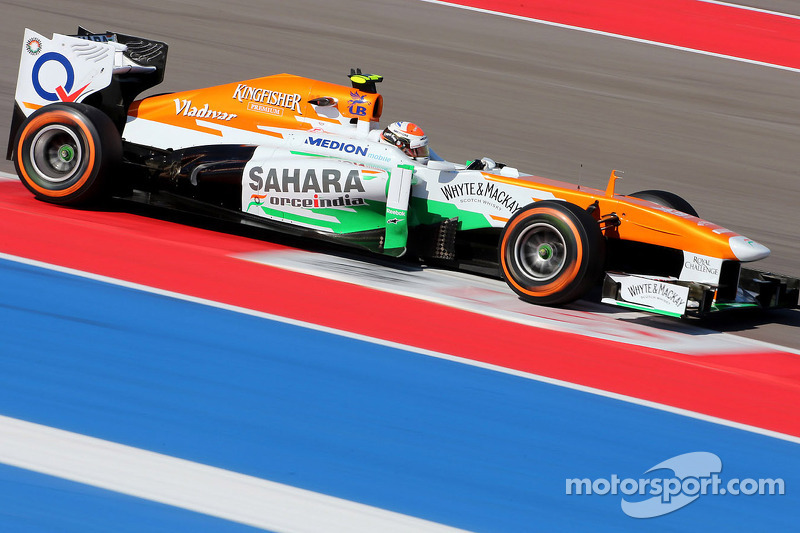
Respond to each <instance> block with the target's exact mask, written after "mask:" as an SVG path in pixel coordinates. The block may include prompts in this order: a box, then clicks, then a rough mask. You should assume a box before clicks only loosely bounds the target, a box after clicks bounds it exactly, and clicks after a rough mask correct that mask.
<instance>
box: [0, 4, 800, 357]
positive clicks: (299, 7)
mask: <svg viewBox="0 0 800 533" xmlns="http://www.w3.org/2000/svg"><path fill="white" fill-rule="evenodd" d="M51 5H52V4H47V5H45V4H42V3H28V2H20V1H12V2H9V1H4V2H0V7H2V11H3V15H4V16H3V17H2V20H0V30H2V31H0V58H2V59H1V60H0V61H1V62H0V64H2V65H3V67H4V72H5V73H6V75H5V76H4V77H3V78H2V79H1V80H0V110H1V109H3V108H5V109H6V110H7V112H5V113H0V131H3V132H4V131H7V129H8V124H9V121H10V120H9V119H10V116H11V106H12V99H13V90H14V85H15V81H16V69H17V60H18V59H17V58H18V57H19V53H20V52H19V50H20V44H21V38H22V33H23V29H24V28H25V27H31V28H33V29H36V30H37V31H39V32H41V33H44V34H50V33H52V32H54V31H56V32H62V33H70V32H73V31H74V30H75V29H76V27H77V26H78V25H83V26H85V27H87V28H90V29H92V30H95V31H102V30H106V29H108V30H114V31H119V32H123V33H130V34H134V35H142V36H148V37H152V38H155V39H161V40H164V41H166V42H168V43H169V45H170V52H169V55H170V57H169V62H168V67H167V74H166V80H165V83H164V84H162V85H161V86H159V87H158V88H157V91H158V92H163V91H172V90H182V89H187V88H194V87H201V86H211V85H215V84H219V83H226V82H230V81H233V80H239V79H248V78H253V77H258V76H262V75H268V74H273V73H280V72H291V73H294V74H299V75H304V76H309V77H314V78H318V79H322V80H326V81H332V82H339V83H343V82H346V81H347V80H346V78H345V75H346V74H347V72H349V69H350V68H351V67H360V68H362V69H364V70H365V71H366V72H370V73H379V74H382V75H384V76H385V81H384V83H383V84H382V85H381V86H380V90H381V92H382V94H383V95H384V98H385V106H384V122H387V121H392V120H411V121H415V122H417V123H419V124H421V125H422V126H423V128H424V129H425V130H426V132H427V133H428V135H429V137H430V139H431V142H432V146H433V147H434V148H435V150H436V151H437V152H438V153H440V154H441V155H443V156H444V157H446V158H448V159H451V160H455V161H463V160H466V159H471V158H474V157H476V156H477V157H480V156H485V155H488V156H491V157H493V158H494V159H496V160H498V161H502V162H506V163H510V164H513V165H514V166H517V167H519V168H520V169H522V170H525V171H528V172H531V173H534V174H539V175H542V176H546V177H554V178H560V179H565V180H568V181H574V182H580V183H582V184H586V185H588V186H593V187H598V188H602V187H604V186H605V184H606V181H607V179H608V175H609V173H610V172H611V170H612V169H618V170H621V171H624V179H623V181H622V182H621V183H620V184H619V185H618V191H619V192H622V193H631V192H634V191H637V190H643V189H653V188H655V189H666V190H670V191H672V192H675V193H678V194H680V195H681V196H683V197H685V198H686V199H688V200H689V201H690V202H691V203H692V204H693V205H694V206H695V208H696V209H697V210H698V212H699V213H700V215H701V216H702V217H703V218H707V219H709V220H712V221H714V222H716V223H719V224H721V225H723V226H726V227H729V228H731V229H733V230H735V231H737V232H740V233H742V234H744V235H747V236H748V237H751V238H754V239H755V240H757V241H759V242H762V243H763V244H765V245H767V246H768V247H770V248H771V249H772V251H773V255H772V256H771V257H770V258H769V259H767V260H765V261H763V262H761V266H762V268H766V269H772V270H774V271H777V272H783V273H787V274H791V275H795V276H800V239H798V237H797V235H798V228H800V210H798V205H797V204H798V203H800V170H798V169H800V150H798V149H797V147H798V139H800V113H798V111H799V110H800V106H798V102H797V95H798V94H800V74H799V73H797V72H791V71H784V70H778V69H772V68H768V67H764V66H757V65H751V64H747V63H740V62H735V61H730V60H726V59H721V58H716V57H710V56H705V55H698V54H693V53H689V52H683V51H677V50H672V49H666V48H659V47H656V46H652V45H648V44H641V43H634V42H629V41H623V40H619V39H614V38H610V37H604V36H600V35H594V34H589V33H582V32H577V31H571V30H566V29H561V28H556V27H551V26H545V25H539V24H532V23H529V22H524V21H517V20H509V19H505V18H501V17H497V16H493V15H488V14H480V13H474V12H469V11H463V10H457V9H452V8H448V7H445V6H441V5H434V4H428V3H423V2H418V1H409V0H375V1H369V2H368V1H364V0H346V1H343V2H337V3H336V4H333V3H330V2H324V1H323V0H296V1H295V2H292V3H291V4H287V3H284V2H276V1H261V0H233V1H229V2H212V1H210V0H198V1H196V2H175V1H163V0H162V1H155V0H143V1H140V2H137V3H136V4H135V7H134V4H127V5H119V4H116V5H112V4H109V3H105V2H98V1H94V0H87V1H74V0H72V1H68V2H62V3H59V4H58V7H50V6H51ZM748 5H750V6H754V7H758V8H762V9H773V10H778V11H784V12H788V13H793V14H795V15H797V14H798V13H797V11H798V8H797V7H796V5H795V4H793V3H792V2H788V1H785V0H783V1H781V0H771V1H760V2H757V1H755V2H748ZM0 170H2V171H9V172H13V165H12V164H11V163H10V162H8V161H5V160H3V161H0ZM770 321H775V322H778V323H777V324H769V325H761V326H760V327H759V328H758V329H756V330H751V331H747V332H745V334H746V335H748V336H752V337H755V338H760V339H762V340H768V341H771V342H776V343H779V344H786V345H795V344H797V337H798V335H797V331H798V329H797V328H798V326H800V319H799V318H798V313H782V314H779V315H777V316H773V317H772V318H771V319H770ZM727 327H729V328H733V329H737V328H739V327H741V328H745V329H750V328H752V327H753V325H752V324H751V323H749V322H747V321H745V322H743V323H741V325H734V326H727Z"/></svg>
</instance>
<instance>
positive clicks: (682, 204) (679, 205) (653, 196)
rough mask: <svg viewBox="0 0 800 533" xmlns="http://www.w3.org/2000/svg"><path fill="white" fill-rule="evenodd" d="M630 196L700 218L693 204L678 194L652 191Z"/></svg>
mask: <svg viewBox="0 0 800 533" xmlns="http://www.w3.org/2000/svg"><path fill="white" fill-rule="evenodd" d="M629 196H633V197H634V198H639V199H640V200H647V201H649V202H653V203H656V204H658V205H663V206H664V207H669V208H671V209H677V210H678V211H681V212H683V213H686V214H687V215H692V216H693V217H696V216H699V215H698V214H697V211H695V209H694V207H692V204H690V203H689V202H687V201H686V200H684V199H683V198H681V197H680V196H678V195H677V194H674V193H671V192H668V191H657V190H650V191H639V192H635V193H633V194H631V195H629Z"/></svg>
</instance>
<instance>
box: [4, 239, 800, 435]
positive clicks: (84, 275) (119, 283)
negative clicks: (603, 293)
mask: <svg viewBox="0 0 800 533" xmlns="http://www.w3.org/2000/svg"><path fill="white" fill-rule="evenodd" d="M0 259H6V260H8V261H13V262H15V263H21V264H24V265H30V266H34V267H38V268H43V269H46V270H52V271H54V272H61V273H64V274H69V275H72V276H78V277H81V278H85V279H91V280H95V281H101V282H103V283H108V284H110V285H116V286H118V287H126V288H129V289H135V290H139V291H143V292H148V293H151V294H157V295H159V296H166V297H168V298H174V299H176V300H183V301H186V302H192V303H196V304H200V305H205V306H208V307H215V308H217V309H223V310H226V311H232V312H234V313H240V314H243V315H248V316H254V317H258V318H264V319H267V320H273V321H275V322H280V323H283V324H290V325H293V326H299V327H302V328H307V329H311V330H314V331H322V332H324V333H330V334H331V335H338V336H340V337H347V338H350V339H355V340H359V341H364V342H368V343H371V344H376V345H379V346H386V347H389V348H395V349H398V350H404V351H407V352H412V353H417V354H420V355H426V356H429V357H435V358H437V359H443V360H446V361H452V362H455V363H460V364H464V365H469V366H474V367H477V368H483V369H486V370H492V371H494V372H500V373H503V374H508V375H511V376H517V377H521V378H525V379H530V380H532V381H538V382H541V383H547V384H549V385H556V386H559V387H564V388H566V389H572V390H576V391H580V392H586V393H589V394H594V395H596V396H602V397H604V398H611V399H614V400H620V401H623V402H626V403H631V404H634V405H641V406H644V407H650V408H652V409H657V410H659V411H664V412H667V413H673V414H677V415H681V416H686V417H688V418H694V419H696V420H702V421H704V422H711V423H713V424H718V425H721V426H727V427H731V428H735V429H741V430H743V431H748V432H750V433H756V434H759V435H764V436H767V437H773V438H776V439H781V440H785V441H789V442H794V443H797V444H800V436H795V435H789V434H786V433H780V432H777V431H772V430H769V429H764V428H759V427H756V426H750V425H747V424H742V423H740V422H734V421H732V420H726V419H724V418H719V417H715V416H710V415H705V414H702V413H697V412H694V411H689V410H687V409H680V408H678V407H672V406H670V405H665V404H660V403H656V402H651V401H648V400H642V399H640V398H634V397H632V396H625V395H623V394H617V393H615V392H609V391H605V390H602V389H596V388H593V387H587V386H585V385H578V384H576V383H570V382H568V381H562V380H560V379H554V378H549V377H546V376H540V375H538V374H533V373H530V372H524V371H521V370H515V369H512V368H505V367H502V366H498V365H493V364H491V363H484V362H481V361H474V360H472V359H466V358H464V357H458V356H455V355H450V354H445V353H441V352H435V351H433V350H426V349H424V348H418V347H416V346H409V345H406V344H401V343H399V342H392V341H387V340H384V339H378V338H375V337H369V336H367V335H361V334H358V333H352V332H350V331H344V330H340V329H335V328H331V327H328V326H321V325H319V324H313V323H310V322H304V321H302V320H296V319H293V318H287V317H283V316H279V315H273V314H270V313H264V312H262V311H255V310H253V309H247V308H244V307H237V306H234V305H230V304H225V303H220V302H214V301H212V300H206V299H203V298H197V297H195V296H188V295H186V294H180V293H177V292H172V291H167V290H164V289H158V288H155V287H148V286H147V285H140V284H138V283H131V282H129V281H124V280H119V279H115V278H110V277H108V276H101V275H99V274H92V273H91V272H83V271H81V270H75V269H72V268H67V267H62V266H59V265H53V264H50V263H44V262H41V261H36V260H33V259H27V258H25V257H18V256H15V255H10V254H5V253H2V252H0Z"/></svg>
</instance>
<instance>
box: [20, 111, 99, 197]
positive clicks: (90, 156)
mask: <svg viewBox="0 0 800 533" xmlns="http://www.w3.org/2000/svg"><path fill="white" fill-rule="evenodd" d="M59 118H60V119H62V121H61V122H56V124H63V125H65V126H77V127H78V128H80V129H81V131H82V132H83V133H84V137H85V140H86V144H87V150H86V152H87V154H86V155H87V158H86V159H87V161H88V165H87V167H86V170H84V172H83V175H82V176H81V177H80V179H79V180H78V181H76V182H75V183H73V184H72V185H70V186H69V187H67V188H66V189H62V190H56V191H54V190H51V189H45V188H43V187H41V186H39V184H37V183H36V182H35V181H34V180H33V179H32V178H31V177H30V176H29V175H28V169H26V168H25V164H24V162H23V160H22V152H23V150H22V145H23V144H24V143H25V139H27V138H28V135H29V132H30V131H31V130H34V129H36V128H38V127H40V126H44V125H46V124H53V123H54V120H53V119H59ZM94 154H95V146H94V139H93V138H92V134H91V132H90V131H89V128H87V127H86V124H85V123H84V122H83V121H82V120H78V119H77V118H76V117H75V116H73V115H71V114H69V113H67V112H66V111H49V112H48V113H43V114H42V115H39V116H38V117H36V118H34V119H33V120H31V121H30V122H29V123H28V125H27V126H25V129H24V130H22V134H21V135H20V136H19V143H18V144H17V163H18V165H19V169H20V172H21V173H22V174H23V175H22V176H20V177H21V178H23V179H24V180H25V182H26V183H27V184H28V185H30V186H31V187H32V188H33V189H35V190H36V191H37V192H39V193H40V194H42V195H44V196H49V197H51V198H61V197H63V196H68V195H70V194H72V193H74V192H75V191H78V190H80V188H81V187H83V185H84V184H85V183H86V181H87V180H88V179H89V176H91V175H92V170H93V169H94V165H95V162H94Z"/></svg>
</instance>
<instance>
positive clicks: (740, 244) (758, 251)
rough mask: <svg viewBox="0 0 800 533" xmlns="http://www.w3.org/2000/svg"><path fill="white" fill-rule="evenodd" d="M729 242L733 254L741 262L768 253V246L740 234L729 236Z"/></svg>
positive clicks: (760, 257)
mask: <svg viewBox="0 0 800 533" xmlns="http://www.w3.org/2000/svg"><path fill="white" fill-rule="evenodd" d="M729 244H730V246H731V251H732V252H733V255H735V256H736V258H737V259H738V260H739V261H742V262H746V261H758V260H759V259H764V258H765V257H767V256H768V255H769V248H767V247H766V246H764V245H763V244H758V243H757V242H756V241H754V240H752V239H748V238H747V237H742V236H741V235H737V236H735V237H731V238H730V241H729Z"/></svg>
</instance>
